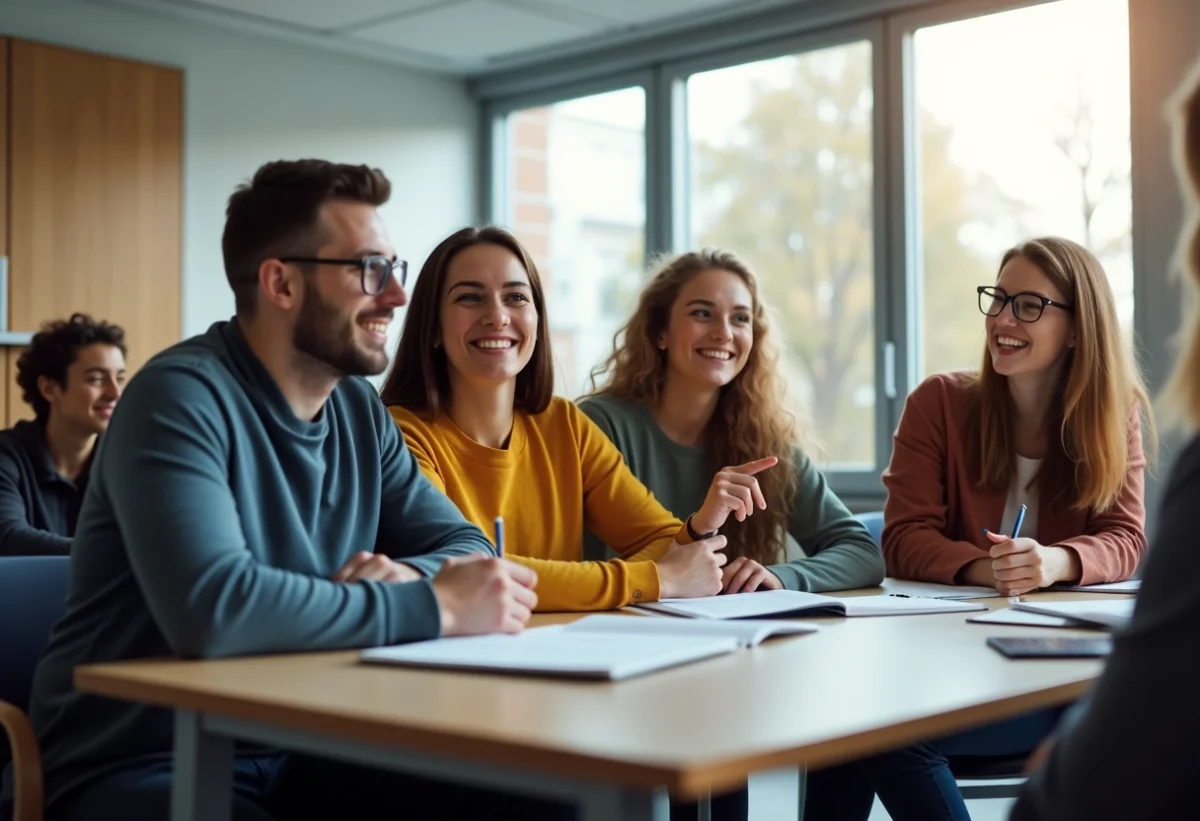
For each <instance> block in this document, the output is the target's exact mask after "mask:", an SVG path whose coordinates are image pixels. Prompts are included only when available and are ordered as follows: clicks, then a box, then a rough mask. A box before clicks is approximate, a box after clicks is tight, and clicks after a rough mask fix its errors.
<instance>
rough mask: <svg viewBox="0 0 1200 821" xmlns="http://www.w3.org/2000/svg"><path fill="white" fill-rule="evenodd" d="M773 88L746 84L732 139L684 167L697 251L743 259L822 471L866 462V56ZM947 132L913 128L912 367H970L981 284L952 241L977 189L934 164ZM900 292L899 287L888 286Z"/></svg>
mask: <svg viewBox="0 0 1200 821" xmlns="http://www.w3.org/2000/svg"><path fill="white" fill-rule="evenodd" d="M787 62H788V64H789V66H788V71H789V75H790V76H789V79H788V82H786V83H775V84H771V85H767V84H760V85H759V86H758V87H756V88H755V89H754V90H753V92H752V96H751V104H750V107H749V110H748V112H747V114H746V115H745V117H744V119H743V120H742V122H741V123H740V125H739V127H738V129H737V131H736V133H735V134H734V135H733V138H732V139H730V140H728V141H727V142H726V143H725V144H722V145H719V146H718V145H700V146H699V147H698V150H697V151H695V152H694V154H693V162H694V163H695V166H694V187H693V194H692V202H693V208H694V209H699V212H698V222H699V223H700V230H699V231H698V233H697V236H696V237H695V239H696V241H697V243H698V244H715V245H721V246H725V247H729V248H732V249H735V250H737V251H739V252H741V253H742V254H744V255H745V256H746V257H747V258H748V259H749V260H750V262H751V263H752V265H753V266H754V267H755V268H756V269H757V271H758V273H759V275H760V278H761V280H762V287H763V291H764V296H765V299H766V300H767V301H768V303H769V304H770V305H771V306H773V307H774V309H775V310H776V311H777V312H778V314H779V316H780V318H781V320H782V321H781V322H780V323H778V324H779V330H780V331H781V337H782V339H783V342H784V345H785V350H786V354H787V356H788V359H789V361H790V363H791V365H790V366H789V367H791V368H793V369H794V370H792V371H790V372H789V374H788V375H789V381H790V384H791V386H792V389H793V391H794V392H795V393H796V394H797V398H798V399H799V400H800V402H801V405H802V406H803V407H804V408H805V409H806V411H807V413H808V415H810V416H811V417H812V418H813V420H814V422H815V423H816V427H817V430H818V431H819V434H820V435H821V437H822V438H823V439H824V441H825V442H826V445H827V451H828V454H829V457H830V460H831V461H833V462H837V463H841V464H863V465H871V464H874V462H875V454H874V443H875V439H874V435H873V431H874V428H873V419H874V413H875V407H874V406H875V402H874V365H875V356H874V353H875V349H874V344H873V343H874V342H875V335H874V314H875V287H874V267H875V260H874V254H873V249H874V244H873V243H874V240H873V232H874V230H875V228H876V226H877V225H881V224H882V219H881V217H882V215H876V214H875V213H874V209H873V196H874V195H873V178H874V171H875V169H874V167H873V162H872V118H873V100H872V95H871V87H872V84H871V78H872V75H871V54H870V48H869V46H868V45H867V44H853V45H848V46H840V47H836V48H831V49H825V50H821V51H817V52H812V53H808V54H804V55H799V56H796V57H792V58H788V61H787ZM948 142H949V132H948V129H946V128H945V127H943V126H940V125H938V124H937V123H936V122H934V121H933V120H932V118H930V117H928V116H927V115H924V114H923V115H922V128H921V156H922V162H921V165H922V173H921V203H922V208H921V231H920V233H921V247H922V249H923V268H924V281H923V283H922V291H923V293H924V296H923V298H922V299H921V300H919V302H920V304H921V306H922V308H923V309H924V313H925V323H926V324H925V327H929V328H936V332H935V333H927V334H925V338H924V343H925V346H926V358H925V359H926V364H927V366H928V365H934V366H935V367H940V363H943V362H949V361H951V360H954V361H961V360H962V359H963V353H964V351H965V350H966V349H968V348H970V349H971V350H972V351H973V353H972V354H971V355H970V357H969V358H968V361H969V362H970V363H974V362H976V361H977V360H978V350H979V348H978V340H981V339H982V336H981V334H980V332H979V328H980V327H981V326H982V317H980V316H979V315H978V311H977V310H976V308H975V291H974V288H975V285H977V284H979V283H981V282H987V281H989V280H990V278H991V276H992V273H993V272H992V270H991V268H992V265H993V264H994V261H992V260H988V259H983V258H981V257H980V255H979V254H978V253H977V252H975V251H973V250H972V249H971V248H970V247H969V246H968V245H967V244H966V243H965V242H964V241H963V239H962V232H963V227H964V226H965V225H968V224H970V223H971V222H972V221H973V220H976V219H982V218H984V217H985V216H986V214H985V211H986V208H985V206H987V205H988V204H994V203H995V199H994V198H993V197H990V196H988V193H989V192H990V191H994V190H995V189H994V187H993V186H991V184H990V181H988V180H986V179H980V178H977V177H976V178H972V177H970V176H968V175H967V174H965V173H964V172H963V171H962V170H961V169H959V168H958V167H956V166H955V165H953V164H952V163H951V162H950V161H949V159H948V157H947V151H946V149H947V145H948ZM896 285H897V287H903V283H897V284H896Z"/></svg>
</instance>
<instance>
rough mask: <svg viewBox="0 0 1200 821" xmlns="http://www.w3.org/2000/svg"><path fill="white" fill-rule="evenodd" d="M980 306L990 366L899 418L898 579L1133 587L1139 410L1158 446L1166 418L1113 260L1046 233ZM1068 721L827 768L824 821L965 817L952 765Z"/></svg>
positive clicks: (1051, 717) (1024, 723) (1019, 251)
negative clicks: (1114, 281)
mask: <svg viewBox="0 0 1200 821" xmlns="http://www.w3.org/2000/svg"><path fill="white" fill-rule="evenodd" d="M978 299H979V309H980V311H981V312H982V313H983V314H984V315H985V317H986V318H985V320H984V321H985V326H986V331H987V343H986V348H985V351H984V359H983V365H982V367H981V369H980V372H979V373H978V374H969V373H958V374H940V375H936V376H932V377H930V378H929V379H927V380H925V382H923V383H922V384H921V385H920V386H919V387H918V388H917V389H916V390H915V391H914V392H913V393H912V395H911V396H910V397H909V398H908V401H907V403H906V404H905V408H904V414H903V416H902V417H901V419H900V426H899V429H898V430H897V432H896V436H895V445H894V449H893V452H892V460H891V463H890V464H889V466H888V468H887V470H886V471H885V472H884V475H883V481H884V485H885V486H886V487H887V489H888V500H887V504H886V506H885V508H884V517H885V524H884V531H883V551H884V556H885V558H886V559H887V562H888V568H889V570H890V572H891V573H892V574H893V575H895V576H900V577H903V578H915V579H921V580H924V581H932V582H941V583H946V584H952V583H960V584H970V585H983V586H987V587H995V588H997V589H998V590H999V591H1000V592H1001V593H1002V594H1004V595H1010V596H1012V595H1020V594H1022V593H1027V592H1029V591H1031V590H1037V589H1039V588H1043V587H1048V586H1050V585H1052V584H1054V583H1056V582H1071V583H1077V584H1092V583H1098V582H1110V581H1118V580H1121V579H1127V578H1129V577H1130V576H1132V575H1133V573H1134V570H1135V569H1136V567H1137V563H1138V560H1139V558H1140V557H1141V556H1142V554H1143V552H1144V550H1145V545H1146V537H1145V533H1144V526H1145V510H1144V505H1143V501H1142V487H1143V485H1142V475H1143V471H1144V468H1145V464H1146V459H1145V456H1144V454H1143V450H1142V435H1141V424H1140V411H1144V412H1145V414H1146V418H1147V423H1148V427H1149V429H1150V431H1151V441H1153V416H1152V414H1151V412H1150V408H1149V403H1148V401H1147V396H1146V390H1145V388H1144V387H1143V385H1142V380H1141V377H1140V375H1139V373H1138V370H1137V366H1136V364H1135V363H1134V360H1133V354H1132V351H1131V350H1130V349H1129V347H1128V346H1126V345H1123V344H1122V342H1121V336H1120V327H1119V325H1118V323H1117V313H1116V307H1115V303H1114V300H1113V296H1112V291H1111V289H1110V288H1109V286H1108V282H1107V279H1106V278H1105V275H1104V271H1103V270H1102V268H1101V267H1100V263H1099V262H1098V261H1097V260H1096V258H1095V257H1094V256H1092V254H1091V253H1090V252H1088V251H1087V250H1086V249H1084V248H1082V247H1081V246H1079V245H1077V244H1076V243H1074V242H1071V241H1069V240H1065V239H1058V238H1054V237H1046V238H1042V239H1035V240H1031V241H1029V242H1027V243H1025V244H1023V245H1020V246H1018V247H1016V248H1014V249H1012V250H1010V251H1009V252H1008V253H1006V254H1005V255H1004V258H1003V261H1002V263H1001V266H1000V274H999V278H998V279H997V281H996V284H995V285H988V286H981V287H979V288H978ZM1021 505H1025V506H1026V509H1027V512H1026V515H1025V517H1024V521H1023V523H1022V526H1021V531H1020V535H1019V536H1018V537H1017V538H1013V537H1012V533H1013V528H1014V526H1015V522H1016V519H1017V515H1018V511H1019V510H1020V507H1021ZM1060 713H1061V710H1058V709H1054V710H1040V711H1037V712H1034V713H1030V714H1028V715H1025V716H1021V717H1019V718H1016V719H1012V720H1009V721H1005V722H1001V723H999V724H994V725H989V726H986V727H983V728H980V729H978V730H974V731H970V732H966V733H961V734H958V735H954V736H950V737H948V738H942V739H937V740H935V741H931V742H928V743H923V744H917V745H914V746H912V747H908V748H905V749H903V750H899V751H896V752H892V753H885V754H883V755H879V756H875V757H873V758H870V759H867V760H864V761H861V762H856V763H854V764H848V765H845V766H842V767H835V768H832V769H828V770H824V771H821V772H819V773H812V774H810V776H809V783H808V786H809V792H808V802H809V805H808V806H809V807H810V808H811V814H810V815H809V816H808V817H809V818H810V819H814V818H815V819H817V820H818V821H820V819H826V818H862V819H865V818H866V817H867V816H868V815H869V813H870V808H871V803H872V801H873V800H874V795H875V794H876V793H878V795H879V797H880V799H881V800H882V801H883V803H884V805H885V806H886V807H887V809H888V812H889V814H890V815H891V816H892V818H893V819H896V821H904V820H905V819H914V820H915V819H939V818H949V819H967V818H968V817H969V816H968V814H967V809H966V804H965V803H964V801H963V799H962V795H961V793H960V792H959V790H958V785H957V784H956V783H955V780H954V777H953V775H952V774H951V772H950V767H949V763H948V760H947V758H946V756H953V755H964V756H970V755H975V756H986V755H993V756H1017V755H1024V754H1026V753H1028V752H1030V751H1031V750H1033V749H1034V748H1035V747H1036V746H1037V745H1038V743H1039V742H1040V741H1041V740H1042V739H1043V738H1045V737H1046V735H1047V734H1048V733H1049V732H1050V731H1051V730H1052V729H1053V727H1054V725H1055V723H1056V722H1057V720H1058V718H1059V715H1060Z"/></svg>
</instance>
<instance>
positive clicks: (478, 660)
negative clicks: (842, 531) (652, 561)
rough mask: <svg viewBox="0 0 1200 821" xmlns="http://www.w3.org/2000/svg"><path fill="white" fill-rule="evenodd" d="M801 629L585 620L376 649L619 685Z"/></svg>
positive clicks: (410, 660) (459, 665)
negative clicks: (518, 631)
mask: <svg viewBox="0 0 1200 821" xmlns="http://www.w3.org/2000/svg"><path fill="white" fill-rule="evenodd" d="M816 629H817V628H816V627H814V626H813V625H811V624H800V623H798V622H778V621H771V622H766V621H764V622H754V623H752V624H746V623H711V622H684V621H681V620H671V619H648V618H638V617H637V616H632V615H631V616H619V615H595V616H586V617H584V618H582V619H579V620H578V621H575V622H572V623H570V624H557V625H551V626H547V627H534V628H531V629H529V630H526V631H525V632H523V633H520V634H518V635H515V636H508V635H491V636H465V637H461V638H448V639H433V640H431V641H421V642H415V643H413V644H402V645H399V646H397V647H376V648H373V649H370V650H364V651H362V653H361V655H360V658H361V659H362V660H363V661H366V662H373V663H378V664H397V665H403V666H408V667H441V668H452V669H460V670H480V671H487V672H494V673H523V674H526V675H544V676H561V677H568V678H588V679H606V680H610V681H617V680H619V679H623V678H629V677H631V676H638V675H642V674H643V673H649V672H651V671H654V670H661V669H664V668H667V667H674V666H676V665H680V664H686V663H688V662H691V661H699V660H700V659H705V658H709V657H711V656H719V655H723V654H725V653H733V652H735V651H737V650H738V649H739V648H742V647H753V646H754V645H756V644H759V643H760V642H761V641H763V639H766V638H768V637H770V636H783V635H798V634H802V633H812V632H814V631H815V630H816Z"/></svg>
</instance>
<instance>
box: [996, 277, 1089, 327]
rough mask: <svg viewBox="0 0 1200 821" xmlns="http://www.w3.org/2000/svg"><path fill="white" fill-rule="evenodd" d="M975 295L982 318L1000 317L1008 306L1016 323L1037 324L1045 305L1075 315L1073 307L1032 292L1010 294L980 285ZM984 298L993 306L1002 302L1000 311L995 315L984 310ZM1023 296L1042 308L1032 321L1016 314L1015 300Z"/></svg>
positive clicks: (1001, 289)
mask: <svg viewBox="0 0 1200 821" xmlns="http://www.w3.org/2000/svg"><path fill="white" fill-rule="evenodd" d="M975 293H977V294H979V312H980V313H981V314H983V315H984V316H1000V314H1002V313H1004V309H1005V308H1007V307H1009V305H1011V306H1012V315H1013V317H1014V318H1015V319H1016V320H1017V321H1018V322H1025V323H1031V322H1037V321H1038V320H1039V319H1041V318H1042V314H1044V313H1045V312H1046V306H1047V305H1053V306H1054V307H1055V308H1058V309H1059V310H1060V311H1066V312H1067V313H1069V314H1073V313H1075V306H1074V305H1067V304H1066V303H1065V302H1058V301H1057V300H1054V299H1051V298H1050V297H1046V296H1042V295H1041V294H1035V293H1034V292H1033V291H1021V292H1020V293H1016V294H1010V293H1008V291H1006V290H1004V289H1003V288H997V287H996V286H994V285H980V286H979V287H978V288H976V289H975ZM985 296H986V297H987V298H988V299H990V300H991V302H992V305H995V304H996V301H997V300H1001V299H1002V300H1003V301H1002V302H1001V303H1000V309H999V310H998V311H996V312H995V313H991V312H990V311H988V310H987V309H986V308H984V307H983V297H985ZM1023 296H1027V297H1032V298H1033V299H1036V300H1037V301H1038V302H1039V303H1040V304H1041V306H1042V307H1041V308H1040V309H1039V310H1038V315H1037V316H1035V317H1034V318H1033V319H1024V318H1022V317H1021V316H1019V315H1018V314H1017V299H1018V298H1020V297H1023Z"/></svg>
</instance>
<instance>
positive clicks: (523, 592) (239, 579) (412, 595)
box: [30, 160, 573, 821]
mask: <svg viewBox="0 0 1200 821" xmlns="http://www.w3.org/2000/svg"><path fill="white" fill-rule="evenodd" d="M389 189H390V185H389V183H388V181H387V179H386V178H385V177H384V176H383V175H382V174H381V173H380V172H378V171H375V170H372V169H369V168H367V167H365V166H347V165H335V164H332V163H328V162H324V161H320V160H299V161H294V162H284V161H281V162H274V163H269V164H267V165H265V166H263V167H262V168H260V169H259V170H258V172H257V173H256V174H255V175H254V178H253V181H252V182H251V183H250V184H249V185H247V186H243V187H241V188H240V189H239V190H238V191H237V192H236V193H234V194H233V196H232V197H231V198H230V201H229V207H228V212H227V220H226V225H225V233H224V237H223V251H224V256H225V269H226V274H227V276H228V278H229V282H230V285H231V286H232V288H233V291H234V296H235V302H236V307H237V314H236V316H235V317H234V319H233V320H232V321H229V322H218V323H216V324H215V325H213V326H212V327H211V328H210V329H209V331H208V332H207V333H205V334H203V335H201V336H198V337H194V338H192V339H190V340H187V341H185V342H182V343H180V344H178V345H175V346H174V347H172V348H169V349H167V350H166V351H165V352H163V353H162V354H160V355H158V356H157V357H155V358H154V359H153V360H151V361H150V362H149V363H148V364H147V365H146V366H145V367H144V368H143V369H142V370H141V372H140V373H138V375H137V376H136V377H135V378H134V379H133V380H131V382H130V384H129V388H128V390H127V392H126V395H125V398H124V399H123V400H122V402H121V405H120V407H119V408H118V411H117V413H116V414H115V415H114V418H113V421H112V425H111V427H110V429H109V432H108V434H107V435H106V437H105V441H104V442H103V444H102V445H101V448H100V451H99V453H98V454H97V459H96V464H95V467H94V470H93V475H92V481H91V484H90V485H89V487H88V495H87V498H86V499H85V502H84V508H83V512H82V514H81V516H80V523H79V531H78V533H77V534H76V539H75V545H74V548H73V550H72V554H71V563H72V566H71V582H70V584H71V587H70V593H69V599H68V606H67V613H66V615H65V616H64V618H63V619H62V620H61V621H60V622H59V623H58V625H56V626H55V628H54V630H53V633H52V635H51V638H50V642H49V646H48V647H47V649H46V651H45V653H44V655H43V657H42V659H41V662H40V663H39V665H38V668H37V673H36V677H35V679H34V683H33V694H34V695H33V699H32V704H31V708H30V714H31V720H32V722H33V724H34V727H35V729H36V731H37V734H38V742H39V744H40V747H41V750H42V756H43V761H44V764H45V778H46V797H47V815H46V817H47V818H48V819H51V821H55V820H57V821H76V819H80V821H82V819H93V820H95V819H99V820H100V821H103V820H104V819H110V818H111V819H116V818H120V819H122V820H123V821H162V820H163V819H166V818H167V816H168V808H169V803H170V787H171V777H172V776H171V772H172V759H171V745H172V740H171V739H172V719H171V715H170V713H169V712H168V711H165V710H161V709H157V708H151V707H147V706H141V705H134V704H129V703H125V702H119V701H113V700H108V699H104V698H99V697H95V696H88V695H84V694H81V693H78V692H76V691H75V690H74V688H73V686H72V683H71V676H72V670H73V669H74V668H75V667H76V666H77V665H80V664H88V663H93V662H102V661H112V660H119V659H132V658H140V657H147V656H162V655H169V654H175V655H178V656H183V657H186V658H221V657H228V656H240V655H249V654H264V653H280V652H297V651H316V650H333V649H340V648H354V647H363V646H369V645H384V644H394V643H398V642H405V641H410V640H415V639H428V638H433V637H435V636H439V635H442V636H451V635H463V634H473V633H489V632H497V631H499V632H509V633H515V632H518V631H520V630H521V629H522V628H523V626H524V624H525V622H526V620H527V619H528V617H529V613H530V610H531V609H532V608H533V607H534V605H535V604H536V595H535V594H534V591H533V587H534V585H535V583H536V578H535V575H534V574H533V573H532V572H531V571H530V570H529V569H528V568H524V567H520V566H518V565H514V564H511V563H508V562H504V561H502V560H500V559H498V558H496V557H495V556H494V554H493V551H492V549H491V546H490V544H489V543H488V542H487V540H486V539H485V538H484V536H483V534H482V533H481V532H480V531H479V530H478V528H476V527H474V526H473V525H471V524H469V523H467V522H466V521H465V520H464V519H463V517H462V515H461V514H460V513H459V512H458V511H457V510H456V509H455V508H454V506H453V505H452V504H450V503H449V502H448V501H447V500H446V498H445V497H444V496H442V494H440V493H438V492H437V491H435V490H434V489H433V488H432V487H431V486H430V485H429V483H428V482H427V481H426V479H425V478H424V477H423V476H422V475H421V473H420V471H419V470H418V469H417V466H416V463H415V462H414V460H413V458H412V456H411V455H410V454H409V453H408V451H407V450H405V448H404V446H403V443H402V442H401V440H400V437H399V436H398V435H397V433H396V429H395V426H394V425H393V424H392V422H391V420H390V419H389V418H388V416H387V413H386V412H385V411H384V409H383V406H382V405H381V404H380V403H379V400H378V398H377V396H376V395H375V392H374V389H373V388H372V386H371V385H370V384H369V383H368V382H367V381H366V380H364V379H362V378H360V375H363V374H375V373H380V372H382V371H383V370H384V368H385V367H386V365H387V354H386V352H385V348H384V346H385V343H386V338H387V337H386V332H387V326H388V323H389V322H390V321H391V319H392V315H393V312H394V310H395V309H396V308H398V307H400V306H402V305H403V304H404V303H405V295H404V290H403V285H404V264H403V262H401V261H398V260H396V258H395V251H394V250H393V247H392V244H391V242H390V241H389V239H388V236H387V232H386V230H385V227H384V224H383V222H382V220H381V218H380V216H379V214H378V211H377V210H376V209H377V207H378V206H379V205H381V204H383V203H384V202H385V201H386V200H387V198H388V194H389ZM398 697H403V694H398ZM234 783H235V800H234V808H233V816H234V818H236V819H238V821H252V820H253V821H259V820H260V819H266V818H271V817H275V818H279V819H281V821H282V819H290V818H364V819H366V818H379V819H387V818H406V819H410V818H424V817H430V818H433V817H436V818H498V817H504V818H521V819H527V818H537V819H541V818H560V817H573V811H572V810H570V809H569V808H566V807H561V806H557V805H551V804H543V803H540V802H534V801H526V800H524V799H518V798H513V797H509V796H504V795H501V794H497V793H491V792H486V791H483V790H475V789H469V788H465V787H462V786H457V785H449V784H440V783H438V782H433V781H427V780H423V779H420V778H415V777H405V776H401V775H396V774H388V773H383V772H379V771H375V770H370V769H368V768H364V767H358V766H352V765H349V764H344V763H338V762H334V761H327V760H322V759H317V758H312V757H308V756H303V755H299V754H283V753H273V752H267V751H261V752H259V753H256V754H252V753H250V752H247V751H246V750H244V749H243V750H240V751H239V755H238V757H237V759H236V766H235V773H234ZM422 813H429V815H428V816H427V815H423V814H422Z"/></svg>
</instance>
